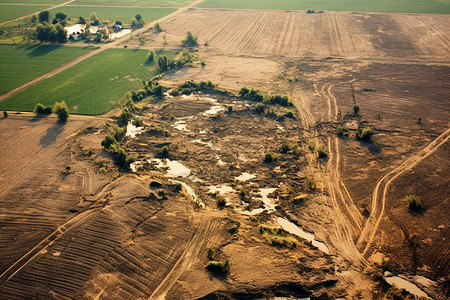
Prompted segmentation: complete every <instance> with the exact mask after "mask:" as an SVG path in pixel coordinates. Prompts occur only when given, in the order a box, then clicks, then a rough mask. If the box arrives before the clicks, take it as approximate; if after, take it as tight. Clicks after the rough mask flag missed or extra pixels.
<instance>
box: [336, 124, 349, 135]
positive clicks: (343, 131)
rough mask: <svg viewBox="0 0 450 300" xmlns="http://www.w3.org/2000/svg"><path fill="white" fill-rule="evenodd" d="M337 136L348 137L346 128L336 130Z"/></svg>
mask: <svg viewBox="0 0 450 300" xmlns="http://www.w3.org/2000/svg"><path fill="white" fill-rule="evenodd" d="M337 134H338V136H340V137H348V134H349V132H348V128H347V127H346V126H341V127H338V128H337Z"/></svg>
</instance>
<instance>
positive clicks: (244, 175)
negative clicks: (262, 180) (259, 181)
mask: <svg viewBox="0 0 450 300" xmlns="http://www.w3.org/2000/svg"><path fill="white" fill-rule="evenodd" d="M253 178H256V174H250V173H247V172H244V173H242V174H241V175H239V176H237V177H234V179H235V180H237V181H242V182H244V181H248V180H250V179H253Z"/></svg>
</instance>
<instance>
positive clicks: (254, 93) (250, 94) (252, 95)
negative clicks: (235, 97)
mask: <svg viewBox="0 0 450 300" xmlns="http://www.w3.org/2000/svg"><path fill="white" fill-rule="evenodd" d="M239 95H240V97H241V98H243V99H245V100H251V101H256V102H262V101H263V99H264V96H263V95H262V94H261V92H260V91H258V90H255V89H253V88H252V89H248V88H246V87H243V88H241V90H240V91H239Z"/></svg>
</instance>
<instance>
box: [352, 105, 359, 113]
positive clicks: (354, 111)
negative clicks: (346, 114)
mask: <svg viewBox="0 0 450 300" xmlns="http://www.w3.org/2000/svg"><path fill="white" fill-rule="evenodd" d="M358 112H359V105H355V106H353V113H354V114H355V115H357V114H358Z"/></svg>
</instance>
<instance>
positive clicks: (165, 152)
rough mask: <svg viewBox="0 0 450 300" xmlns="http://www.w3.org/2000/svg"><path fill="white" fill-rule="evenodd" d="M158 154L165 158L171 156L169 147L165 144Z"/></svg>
mask: <svg viewBox="0 0 450 300" xmlns="http://www.w3.org/2000/svg"><path fill="white" fill-rule="evenodd" d="M158 155H159V156H161V157H164V158H167V157H169V147H167V146H164V147H162V148H161V151H159V152H158Z"/></svg>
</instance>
